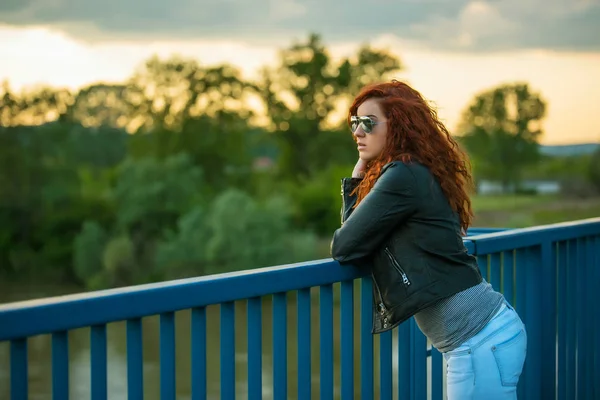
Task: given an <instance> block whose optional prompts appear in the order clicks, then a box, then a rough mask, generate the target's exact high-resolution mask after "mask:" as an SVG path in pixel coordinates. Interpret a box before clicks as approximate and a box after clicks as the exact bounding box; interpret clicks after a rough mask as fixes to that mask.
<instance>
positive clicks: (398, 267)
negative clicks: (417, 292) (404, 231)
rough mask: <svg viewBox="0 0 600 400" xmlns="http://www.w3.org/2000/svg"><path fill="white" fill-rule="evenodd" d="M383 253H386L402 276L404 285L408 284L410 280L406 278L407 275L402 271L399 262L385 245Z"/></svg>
mask: <svg viewBox="0 0 600 400" xmlns="http://www.w3.org/2000/svg"><path fill="white" fill-rule="evenodd" d="M385 254H387V256H388V258H389V259H390V261H391V263H392V265H393V266H394V268H396V270H397V271H398V273H399V274H400V276H402V283H404V286H410V280H409V279H408V275H406V272H404V270H403V269H402V267H401V266H400V264H398V261H396V259H395V258H394V256H393V255H392V252H391V251H390V250H389V249H388V248H387V247H386V248H385Z"/></svg>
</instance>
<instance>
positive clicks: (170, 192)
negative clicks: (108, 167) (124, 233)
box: [113, 153, 203, 232]
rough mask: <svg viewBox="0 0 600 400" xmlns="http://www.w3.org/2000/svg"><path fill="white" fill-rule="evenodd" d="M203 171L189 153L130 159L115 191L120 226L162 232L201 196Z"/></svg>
mask: <svg viewBox="0 0 600 400" xmlns="http://www.w3.org/2000/svg"><path fill="white" fill-rule="evenodd" d="M202 175H203V174H202V171H201V170H200V168H199V167H197V166H194V165H193V164H192V161H191V159H190V157H189V156H187V155H186V154H183V153H181V154H176V155H173V156H171V157H169V158H167V159H165V160H164V161H158V160H156V159H153V158H145V159H140V160H132V159H128V160H125V161H124V162H123V164H122V165H121V166H120V167H119V169H118V172H117V178H116V185H115V188H114V192H113V198H114V201H115V203H116V205H117V207H118V210H119V212H118V215H117V221H118V224H119V227H121V228H124V229H135V228H140V227H148V228H149V229H151V230H153V228H150V227H152V226H153V225H156V226H155V227H154V229H156V230H153V231H154V232H160V230H161V228H162V227H163V224H164V223H167V224H168V223H169V222H174V221H175V220H176V219H177V216H178V215H180V214H181V213H183V212H186V211H187V210H188V209H189V208H190V207H192V206H193V205H194V204H196V203H197V202H199V201H200V200H201V197H202V194H201V190H200V189H201V188H202Z"/></svg>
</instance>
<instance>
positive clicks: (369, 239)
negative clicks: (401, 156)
mask: <svg viewBox="0 0 600 400" xmlns="http://www.w3.org/2000/svg"><path fill="white" fill-rule="evenodd" d="M415 192H416V182H415V178H414V176H413V174H412V172H411V171H410V169H408V167H407V166H406V165H405V164H404V163H400V162H397V163H393V164H391V165H389V168H384V170H383V173H382V174H381V176H380V177H379V178H378V179H377V182H376V183H375V185H374V186H373V188H372V189H371V191H370V192H369V194H368V195H367V196H365V198H364V199H363V200H362V201H361V202H360V204H359V205H358V206H357V207H356V208H355V209H354V211H353V212H352V213H350V212H347V211H346V210H342V212H343V215H342V216H343V217H344V216H345V215H346V214H348V215H349V216H348V218H347V219H346V220H345V221H344V223H343V225H342V226H341V228H339V229H337V230H336V231H335V233H334V234H333V240H332V242H331V256H332V257H333V259H335V260H337V261H339V262H348V261H352V260H356V259H359V258H363V257H365V256H368V255H370V254H371V253H372V252H373V251H375V250H376V249H377V248H378V247H379V245H380V244H381V243H382V242H383V241H384V240H385V238H386V237H387V236H388V234H389V233H390V232H391V230H392V229H393V228H394V227H395V226H397V225H398V224H400V223H402V222H404V221H406V220H407V219H408V218H409V217H410V215H411V214H412V213H413V212H414V210H415V208H416V195H415Z"/></svg>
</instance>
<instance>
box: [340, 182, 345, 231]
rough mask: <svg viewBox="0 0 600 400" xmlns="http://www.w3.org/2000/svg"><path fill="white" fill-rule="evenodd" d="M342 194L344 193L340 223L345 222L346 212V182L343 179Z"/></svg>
mask: <svg viewBox="0 0 600 400" xmlns="http://www.w3.org/2000/svg"><path fill="white" fill-rule="evenodd" d="M341 194H342V211H341V213H340V223H341V224H342V225H343V224H344V213H345V212H346V200H345V196H344V182H343V181H342V185H341Z"/></svg>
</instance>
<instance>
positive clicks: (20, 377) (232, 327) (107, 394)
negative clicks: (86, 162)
mask: <svg viewBox="0 0 600 400" xmlns="http://www.w3.org/2000/svg"><path fill="white" fill-rule="evenodd" d="M464 241H465V244H466V247H467V249H468V251H469V252H470V253H472V254H474V255H475V256H476V257H477V259H478V263H479V267H480V269H481V272H482V273H483V275H484V277H486V278H487V280H488V281H489V282H490V283H491V284H492V285H493V287H494V288H496V289H497V290H500V291H501V292H502V293H504V295H505V296H506V298H507V299H509V301H511V303H512V304H513V305H514V306H515V307H516V309H517V311H518V312H519V314H520V315H521V317H522V318H523V320H524V322H525V325H526V327H527V331H528V338H529V342H528V346H529V347H528V355H527V361H526V363H525V367H524V372H523V375H522V378H521V381H520V383H519V386H518V391H519V399H528V400H531V399H543V400H546V399H568V400H573V399H598V398H600V218H593V219H587V220H581V221H574V222H568V223H560V224H553V225H546V226H538V227H532V228H526V229H514V230H494V229H473V230H471V231H470V232H469V234H468V236H467V237H466V238H465V239H464ZM371 285H372V281H371V279H370V278H369V275H368V271H364V270H361V269H358V268H355V267H351V266H341V265H339V264H338V263H337V262H334V261H332V260H330V259H326V260H318V261H313V262H308V263H301V264H293V265H283V266H277V267H270V268H261V269H255V270H249V271H240V272H234V273H226V274H218V275H211V276H203V277H199V278H191V279H182V280H175V281H168V282H161V283H154V284H147V285H139V286H132V287H126V288H119V289H111V290H102V291H96V292H89V293H82V294H75V295H67V296H60V297H53V298H44V299H39V300H32V301H24V302H17V303H10V304H5V305H1V306H0V346H3V345H6V346H7V348H9V349H10V351H9V352H7V353H8V354H9V355H7V357H6V360H5V359H3V358H0V367H2V363H5V366H6V368H5V369H6V370H7V371H10V372H9V376H8V377H7V379H6V382H8V388H6V392H5V393H7V394H8V393H10V399H11V400H22V399H27V398H34V397H33V396H32V393H31V390H30V389H31V388H30V379H31V374H32V371H31V368H29V365H28V351H29V349H30V348H31V343H32V340H33V339H34V337H36V336H38V335H50V337H51V349H52V351H51V354H50V355H49V357H48V358H49V359H48V360H47V361H48V369H49V371H48V373H49V374H50V375H51V389H49V391H48V393H47V394H46V395H45V396H41V397H35V398H52V399H55V400H66V399H69V398H75V399H76V400H79V398H80V397H78V396H76V395H73V387H74V385H77V384H78V383H80V382H78V381H77V380H76V379H74V378H73V376H74V371H73V368H70V358H69V348H70V347H69V345H70V340H69V338H70V333H71V339H72V332H73V331H74V330H78V331H80V330H82V329H83V330H85V331H86V335H87V337H88V338H89V363H88V365H89V369H88V370H86V371H85V372H82V373H83V374H85V375H87V376H89V384H86V386H87V390H88V397H86V398H89V397H91V399H92V400H100V399H123V398H128V399H136V400H137V399H143V398H145V399H154V398H156V399H162V400H171V399H194V400H199V399H213V398H220V399H234V398H242V399H245V398H248V399H250V400H254V399H263V398H265V399H268V398H273V399H293V398H297V399H309V398H311V396H312V398H320V399H334V398H341V399H354V398H360V399H364V400H368V399H374V398H377V399H417V400H418V399H428V398H431V399H433V400H437V399H442V398H443V397H444V363H443V357H442V355H441V354H440V353H439V352H437V351H436V350H435V349H433V348H431V346H430V345H429V344H428V343H427V340H426V338H425V337H424V336H423V335H422V334H421V333H420V331H419V330H418V328H417V327H416V324H415V323H414V320H413V319H411V320H410V321H408V322H406V323H403V324H401V325H400V326H399V327H397V328H396V329H394V330H393V331H391V332H386V333H384V334H381V335H377V336H373V335H372V334H371V319H372V309H371V290H372V286H371ZM211 310H214V311H215V312H212V311H211ZM182 313H183V314H185V315H184V318H185V319H186V321H187V323H186V324H184V325H183V326H184V327H185V329H187V330H188V331H189V336H188V337H189V343H188V344H182V343H179V342H178V341H176V340H175V332H176V326H178V327H180V325H178V324H176V322H175V321H176V314H182ZM211 313H212V314H211ZM213 316H215V318H213ZM216 317H218V318H216ZM148 318H157V319H158V323H157V325H158V326H157V327H156V326H151V327H150V328H151V329H149V327H148V326H143V321H144V320H147V319H148ZM118 323H121V324H124V326H125V327H124V330H125V332H124V335H125V336H126V340H125V341H126V357H125V361H126V368H125V370H124V371H123V382H124V385H123V387H122V388H121V389H122V391H121V392H119V393H114V392H113V391H112V390H111V389H110V388H111V386H110V384H109V383H110V382H109V379H108V376H109V375H108V370H109V369H108V363H107V358H108V356H107V326H110V325H112V324H118ZM154 329H156V330H158V332H154V331H153V330H154ZM216 332H218V334H215V333H216ZM156 333H158V334H159V349H158V351H159V355H160V357H159V362H158V369H159V371H158V372H157V377H158V379H157V382H155V381H154V380H153V379H149V378H148V371H147V368H144V355H145V351H144V348H143V338H144V336H145V335H155V334H156ZM214 337H217V338H218V340H213V339H212V338H214ZM238 339H239V340H238ZM2 342H6V343H2ZM240 343H241V344H240ZM182 346H183V347H184V349H185V352H184V353H185V354H184V355H183V356H185V357H186V360H187V361H186V363H189V367H186V368H185V369H183V368H182V363H180V361H179V360H180V359H182V357H183V356H182V355H181V354H179V353H177V352H176V349H177V348H181V347H182ZM266 354H269V355H270V356H269V357H266V356H265V355H266ZM2 369H3V368H0V372H1V371H2ZM183 370H185V371H186V373H189V377H186V378H189V379H188V380H189V382H190V387H182V385H181V384H178V383H179V382H180V381H181V375H182V372H181V371H183ZM265 371H267V372H265ZM0 382H1V381H0ZM149 386H150V387H151V388H156V390H153V389H148V387H149ZM1 390H2V388H0V397H1V396H2V393H3V392H2V391H1ZM28 396H30V397H28ZM70 396H71V397H70Z"/></svg>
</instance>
